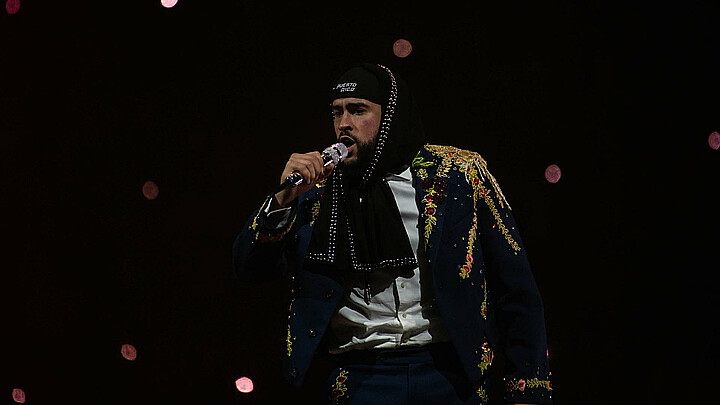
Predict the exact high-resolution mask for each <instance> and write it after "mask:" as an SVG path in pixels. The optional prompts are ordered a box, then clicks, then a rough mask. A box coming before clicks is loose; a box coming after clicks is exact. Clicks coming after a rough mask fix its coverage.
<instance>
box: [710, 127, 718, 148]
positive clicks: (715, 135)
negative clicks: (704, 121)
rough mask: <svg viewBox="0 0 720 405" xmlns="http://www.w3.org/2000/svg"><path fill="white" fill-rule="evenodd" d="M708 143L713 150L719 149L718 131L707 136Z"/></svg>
mask: <svg viewBox="0 0 720 405" xmlns="http://www.w3.org/2000/svg"><path fill="white" fill-rule="evenodd" d="M708 145H710V147H711V148H713V149H715V150H718V149H720V133H718V131H715V132H713V133H712V134H710V136H709V137H708Z"/></svg>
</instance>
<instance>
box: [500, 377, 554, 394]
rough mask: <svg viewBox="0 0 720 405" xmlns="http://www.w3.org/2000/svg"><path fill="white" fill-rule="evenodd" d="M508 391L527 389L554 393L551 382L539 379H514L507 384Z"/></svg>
mask: <svg viewBox="0 0 720 405" xmlns="http://www.w3.org/2000/svg"><path fill="white" fill-rule="evenodd" d="M506 387H507V390H508V391H521V392H523V391H525V389H526V388H543V389H546V390H548V391H552V384H551V383H550V381H549V380H540V379H538V378H532V379H529V380H523V379H520V380H518V379H516V378H513V379H512V380H509V381H508V382H507V384H506Z"/></svg>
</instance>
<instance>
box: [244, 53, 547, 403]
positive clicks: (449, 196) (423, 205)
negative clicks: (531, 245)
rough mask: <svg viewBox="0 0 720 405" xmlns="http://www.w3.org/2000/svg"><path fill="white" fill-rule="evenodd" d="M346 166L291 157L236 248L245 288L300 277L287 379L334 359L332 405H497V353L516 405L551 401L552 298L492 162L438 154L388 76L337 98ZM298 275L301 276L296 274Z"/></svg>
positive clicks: (351, 86) (446, 149)
mask: <svg viewBox="0 0 720 405" xmlns="http://www.w3.org/2000/svg"><path fill="white" fill-rule="evenodd" d="M331 101H332V113H333V117H334V128H335V135H336V138H337V142H340V143H343V144H345V145H346V146H347V147H348V156H347V158H345V159H344V160H343V161H342V162H340V163H339V164H337V166H335V165H334V164H332V163H331V164H329V165H327V166H323V160H322V158H321V154H320V153H319V152H310V153H304V154H293V155H292V156H291V157H290V159H289V160H288V162H287V164H286V165H285V169H284V170H283V173H282V175H281V178H280V181H281V182H283V181H284V180H285V179H286V178H287V177H288V176H290V175H291V174H293V173H299V174H300V175H301V176H302V177H303V179H304V181H303V182H302V183H301V184H300V185H298V186H295V187H288V188H285V189H283V190H282V191H280V192H278V193H276V194H274V195H271V196H269V197H268V198H267V199H266V201H265V202H264V203H263V204H262V206H261V207H260V208H259V209H258V210H257V211H256V212H255V213H254V214H253V215H252V216H251V218H250V219H249V220H248V222H247V224H246V226H245V227H244V228H243V230H242V232H241V233H240V235H239V236H238V237H237V239H236V240H235V245H234V247H233V265H234V268H235V271H236V273H237V274H238V276H239V277H241V278H244V279H249V278H253V277H258V276H259V277H263V276H267V277H271V276H279V275H280V274H281V273H283V272H284V271H286V270H288V267H292V268H291V269H290V271H292V275H293V287H292V297H291V301H290V307H289V310H288V326H287V336H286V339H285V343H286V345H285V346H286V347H285V356H284V366H283V368H284V374H285V377H286V378H287V379H288V380H289V381H291V382H292V383H293V384H295V385H296V386H300V385H301V384H302V381H303V379H304V377H305V376H306V374H307V371H308V368H309V367H310V364H311V362H312V361H313V358H316V357H318V356H324V357H327V358H329V359H331V360H332V362H333V364H334V367H335V370H334V371H333V372H332V373H331V374H330V376H329V377H328V380H327V387H326V389H327V396H328V400H329V402H330V403H347V404H374V405H379V404H393V405H398V404H407V405H411V404H413V405H414V404H433V405H436V404H443V405H449V404H484V403H487V402H488V401H489V396H490V395H502V394H503V393H490V392H489V386H490V379H489V378H488V373H489V370H490V368H491V367H492V365H493V359H494V355H495V353H502V354H503V356H504V358H505V365H504V369H503V370H502V372H503V374H504V376H505V379H504V386H505V392H504V396H505V402H507V403H534V404H540V403H543V404H547V403H551V394H552V386H551V383H550V372H549V369H548V362H547V354H546V353H547V349H546V337H545V321H544V315H543V305H542V300H541V297H540V294H539V291H538V288H537V286H536V284H535V281H534V279H533V275H532V272H531V270H530V265H529V263H528V259H527V256H526V254H525V250H524V248H523V245H522V242H521V240H520V235H519V233H518V230H517V229H516V226H515V222H514V220H513V217H512V215H511V209H510V205H509V204H508V202H507V200H506V199H505V197H504V195H503V193H502V191H501V190H500V187H499V185H498V183H497V181H496V180H495V178H494V177H493V176H492V175H491V174H490V172H489V171H488V169H487V164H486V162H485V160H483V158H482V157H481V156H480V155H479V154H477V153H474V152H470V151H466V150H461V149H458V148H454V147H450V146H437V145H425V144H424V133H423V128H422V124H421V120H420V117H419V114H418V110H417V108H416V106H415V103H414V102H413V98H412V95H411V92H410V90H409V88H408V87H407V85H406V83H405V82H404V81H403V80H401V79H400V78H399V77H397V76H396V75H394V74H393V72H391V71H390V70H389V69H388V68H386V67H384V66H381V65H373V64H363V65H361V66H356V67H354V68H352V69H350V70H348V71H347V72H345V73H344V74H342V75H341V77H340V78H339V80H338V82H337V84H336V85H335V86H334V87H333V89H332V94H331ZM288 263H292V264H293V265H292V266H289V265H288Z"/></svg>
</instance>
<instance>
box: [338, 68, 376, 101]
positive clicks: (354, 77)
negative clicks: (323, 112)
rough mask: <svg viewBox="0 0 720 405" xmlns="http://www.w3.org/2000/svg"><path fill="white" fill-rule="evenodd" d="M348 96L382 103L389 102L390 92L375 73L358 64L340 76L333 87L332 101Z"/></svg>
mask: <svg viewBox="0 0 720 405" xmlns="http://www.w3.org/2000/svg"><path fill="white" fill-rule="evenodd" d="M347 97H354V98H362V99H365V100H369V101H372V102H373V103H375V104H381V105H382V104H386V103H387V99H388V94H387V91H384V90H383V86H382V85H381V84H380V82H379V81H378V77H377V76H376V74H375V73H373V72H371V71H369V70H368V69H366V68H365V67H363V66H356V67H354V68H352V69H350V70H348V71H346V72H345V73H343V75H342V76H340V78H339V79H338V81H337V84H336V85H335V87H333V89H332V95H331V97H330V101H333V100H335V99H338V98H347Z"/></svg>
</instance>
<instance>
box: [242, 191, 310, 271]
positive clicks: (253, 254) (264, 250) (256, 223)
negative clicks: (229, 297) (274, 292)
mask: <svg viewBox="0 0 720 405" xmlns="http://www.w3.org/2000/svg"><path fill="white" fill-rule="evenodd" d="M271 201H272V196H269V197H267V198H266V199H265V202H263V204H262V205H261V206H260V208H258V209H257V210H255V212H253V214H252V216H251V217H250V219H248V221H247V223H246V224H245V226H244V227H243V229H242V231H241V232H240V234H239V235H238V236H237V238H235V243H234V244H233V250H232V266H233V270H234V272H235V275H236V276H237V277H238V278H240V279H244V280H251V279H258V278H265V277H272V276H277V275H280V274H282V273H283V272H285V271H286V270H287V255H288V252H289V250H290V248H291V245H292V243H293V242H294V241H293V238H292V235H293V233H294V230H295V219H296V218H297V200H296V201H295V203H294V204H293V205H292V206H291V210H290V213H289V215H288V216H287V220H285V221H282V223H280V224H279V226H277V225H276V224H272V225H269V224H268V214H267V213H266V211H267V208H268V207H269V205H270V203H271Z"/></svg>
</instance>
